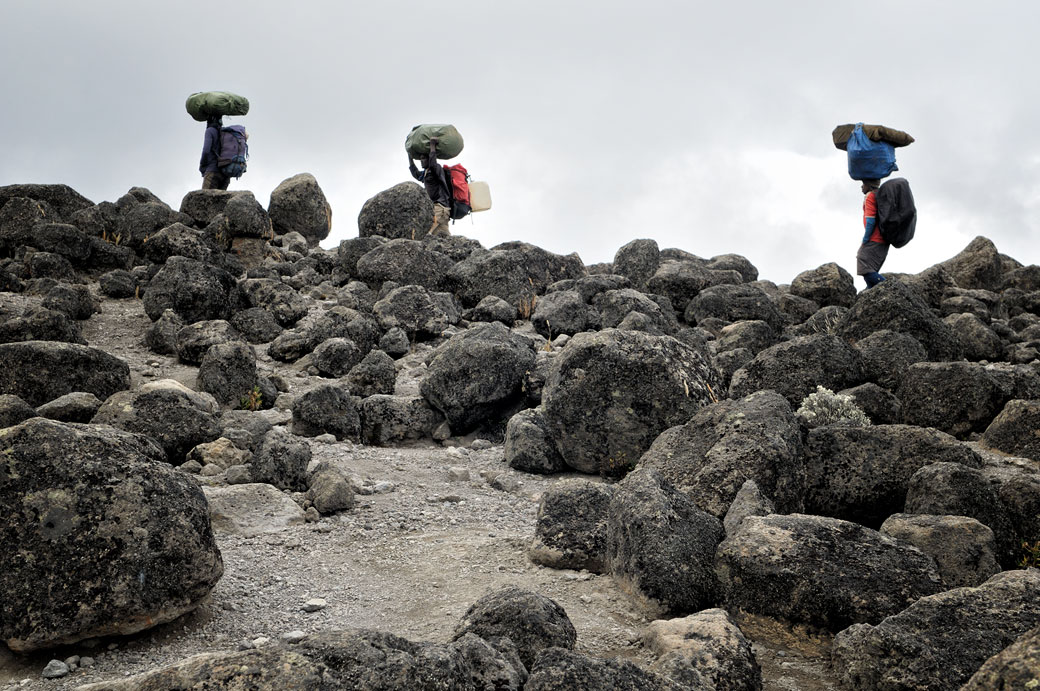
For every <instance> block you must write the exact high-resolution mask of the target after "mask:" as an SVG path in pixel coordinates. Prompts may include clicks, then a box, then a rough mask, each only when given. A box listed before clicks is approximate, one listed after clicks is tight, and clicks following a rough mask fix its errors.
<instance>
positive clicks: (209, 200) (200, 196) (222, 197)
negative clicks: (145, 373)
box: [180, 190, 239, 226]
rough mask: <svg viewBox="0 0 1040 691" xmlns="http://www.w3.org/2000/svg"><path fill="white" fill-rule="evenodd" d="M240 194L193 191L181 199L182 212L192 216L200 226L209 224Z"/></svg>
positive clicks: (233, 192) (217, 191) (218, 191)
mask: <svg viewBox="0 0 1040 691" xmlns="http://www.w3.org/2000/svg"><path fill="white" fill-rule="evenodd" d="M236 194H239V192H235V191H229V190H192V191H191V192H188V193H187V194H185V195H184V197H183V198H182V199H181V208H180V212H181V213H182V214H187V215H188V216H191V218H192V220H194V221H195V223H196V224H197V225H199V226H205V225H207V224H209V222H210V221H212V220H213V218H214V217H215V216H216V215H217V214H220V213H223V212H224V207H225V206H227V203H228V201H229V200H230V199H231V198H232V197H234V196H235V195H236Z"/></svg>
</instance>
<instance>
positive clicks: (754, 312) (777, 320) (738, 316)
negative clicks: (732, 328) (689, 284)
mask: <svg viewBox="0 0 1040 691" xmlns="http://www.w3.org/2000/svg"><path fill="white" fill-rule="evenodd" d="M683 318H684V319H685V320H686V323H687V324H699V323H700V322H701V321H703V320H704V319H708V318H716V319H721V320H723V321H727V322H735V321H743V320H748V319H760V320H762V321H764V322H766V323H767V324H769V325H770V326H771V327H773V330H774V331H779V330H780V329H781V328H783V324H784V317H783V315H782V314H780V310H779V309H777V307H776V303H774V302H773V300H772V299H771V298H770V297H769V296H768V295H767V294H766V292H765V291H764V290H762V289H761V288H759V287H758V286H753V285H749V284H740V285H717V286H709V287H707V288H705V289H704V290H702V291H700V292H699V293H697V295H696V296H695V297H694V298H692V299H691V300H690V302H689V303H688V304H687V306H686V310H685V312H684V315H683Z"/></svg>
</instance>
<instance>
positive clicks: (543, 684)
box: [524, 648, 712, 691]
mask: <svg viewBox="0 0 1040 691" xmlns="http://www.w3.org/2000/svg"><path fill="white" fill-rule="evenodd" d="M684 681H685V680H684ZM711 688H712V687H711V686H708V685H707V682H704V685H701V686H690V685H689V684H687V683H682V684H679V683H676V682H674V681H672V680H671V679H669V678H668V677H665V676H662V675H658V674H654V673H653V672H648V671H647V670H644V669H643V668H642V667H639V666H638V665H636V664H635V663H633V662H629V661H628V660H622V659H620V658H613V659H606V660H604V659H601V658H598V657H590V656H587V655H582V654H581V653H576V652H574V651H572V650H567V649H565V648H549V649H548V650H545V651H544V652H542V654H541V655H539V656H538V659H536V660H535V662H534V665H533V666H532V667H531V676H530V677H529V678H528V680H527V684H525V685H524V691H579V690H581V691H592V689H616V690H617V691H680V690H681V689H682V690H685V691H690V690H691V689H692V691H708V690H709V689H711Z"/></svg>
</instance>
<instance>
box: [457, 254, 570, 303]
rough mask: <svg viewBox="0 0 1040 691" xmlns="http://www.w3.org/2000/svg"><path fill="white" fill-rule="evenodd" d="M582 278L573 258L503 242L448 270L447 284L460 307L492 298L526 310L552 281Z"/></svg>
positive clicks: (469, 257)
mask: <svg viewBox="0 0 1040 691" xmlns="http://www.w3.org/2000/svg"><path fill="white" fill-rule="evenodd" d="M584 275H586V271H585V265H584V264H582V262H581V258H580V257H578V255H577V254H569V255H567V256H562V255H558V254H553V253H552V252H548V251H546V250H543V249H542V248H540V247H535V246H534V245H530V244H527V243H525V242H507V243H503V244H501V245H497V246H495V247H493V248H491V249H490V250H486V249H477V250H474V251H473V252H472V253H471V254H470V255H469V256H468V257H466V258H465V259H464V260H462V261H460V262H458V263H457V264H455V265H454V266H453V267H452V268H451V270H450V271H449V272H448V276H447V283H448V288H449V289H450V290H452V291H453V292H454V293H455V294H456V295H457V296H458V298H459V300H460V301H461V302H462V305H463V306H464V307H473V306H474V305H476V304H477V303H479V302H480V301H481V300H483V299H484V298H485V297H487V296H488V295H496V296H498V297H500V298H502V299H503V300H505V301H506V302H508V303H509V304H511V305H514V306H516V307H517V308H521V309H522V308H523V306H524V305H526V306H527V308H528V309H530V308H531V307H532V306H533V304H534V302H533V298H534V297H535V296H537V295H541V294H542V293H544V292H545V289H546V288H548V287H549V286H550V285H552V284H553V283H555V282H556V281H560V280H563V279H567V278H580V277H582V276H584ZM528 313H529V312H528Z"/></svg>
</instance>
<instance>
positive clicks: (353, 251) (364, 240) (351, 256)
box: [336, 212, 433, 278]
mask: <svg viewBox="0 0 1040 691" xmlns="http://www.w3.org/2000/svg"><path fill="white" fill-rule="evenodd" d="M430 218H431V220H430V222H431V223H432V222H433V220H432V219H433V216H432V212H431V216H430ZM385 242H386V238H385V237H380V236H374V237H367V236H362V237H357V238H347V239H346V240H343V241H341V242H340V243H339V247H338V248H337V249H336V259H337V261H338V262H339V266H340V268H341V269H343V273H345V274H346V275H347V276H349V277H351V278H357V263H358V260H359V259H361V257H363V256H365V255H366V254H368V253H369V252H370V251H372V250H374V249H375V248H376V247H378V246H379V245H382V244H383V243H385Z"/></svg>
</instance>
